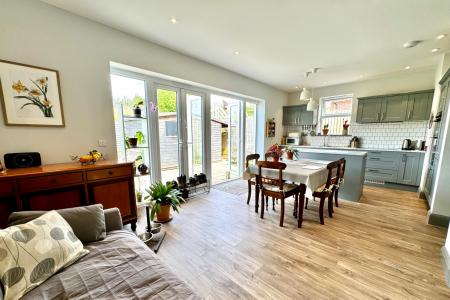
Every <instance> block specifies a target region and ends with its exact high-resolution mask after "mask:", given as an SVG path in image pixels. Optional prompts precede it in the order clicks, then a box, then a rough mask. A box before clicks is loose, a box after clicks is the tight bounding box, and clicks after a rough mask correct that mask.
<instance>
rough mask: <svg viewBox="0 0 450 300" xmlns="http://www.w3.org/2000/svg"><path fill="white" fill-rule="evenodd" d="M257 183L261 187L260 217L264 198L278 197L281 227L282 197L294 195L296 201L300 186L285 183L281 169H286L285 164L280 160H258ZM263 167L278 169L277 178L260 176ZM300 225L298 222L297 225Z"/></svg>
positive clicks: (282, 219)
mask: <svg viewBox="0 0 450 300" xmlns="http://www.w3.org/2000/svg"><path fill="white" fill-rule="evenodd" d="M257 165H258V180H259V182H258V184H259V186H260V189H261V218H262V219H263V218H264V198H265V199H266V201H267V199H268V198H269V197H272V198H274V199H279V200H280V202H281V211H280V226H281V227H283V223H284V204H285V203H284V199H286V198H288V197H291V196H294V197H295V203H298V195H299V192H300V188H299V186H298V185H296V184H294V183H286V182H285V181H284V180H283V170H285V169H286V164H285V163H282V162H275V161H258V162H257ZM263 169H272V170H278V178H273V177H268V176H262V170H263ZM300 207H301V208H303V203H301V206H300ZM300 226H301V222H299V224H298V227H300Z"/></svg>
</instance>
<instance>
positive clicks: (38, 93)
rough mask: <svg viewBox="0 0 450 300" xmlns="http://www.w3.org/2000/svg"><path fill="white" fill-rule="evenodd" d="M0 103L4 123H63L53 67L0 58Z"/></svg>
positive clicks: (56, 73)
mask: <svg viewBox="0 0 450 300" xmlns="http://www.w3.org/2000/svg"><path fill="white" fill-rule="evenodd" d="M0 102H1V105H2V110H3V118H4V121H5V124H6V125H19V126H60V127H62V126H64V115H63V107H62V102H61V91H60V88H59V74H58V71H56V70H51V69H46V68H41V67H36V66H30V65H24V64H19V63H15V62H9V61H4V60H0Z"/></svg>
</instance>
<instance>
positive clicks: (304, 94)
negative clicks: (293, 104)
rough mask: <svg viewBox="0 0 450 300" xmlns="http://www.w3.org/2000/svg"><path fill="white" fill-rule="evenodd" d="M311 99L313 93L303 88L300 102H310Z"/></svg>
mask: <svg viewBox="0 0 450 300" xmlns="http://www.w3.org/2000/svg"><path fill="white" fill-rule="evenodd" d="M310 98H311V92H310V91H309V90H308V89H307V88H303V89H302V92H301V93H300V101H308V100H309V99H310Z"/></svg>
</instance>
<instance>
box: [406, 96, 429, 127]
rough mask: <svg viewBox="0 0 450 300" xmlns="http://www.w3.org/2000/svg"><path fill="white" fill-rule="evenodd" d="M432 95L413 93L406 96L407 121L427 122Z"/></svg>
mask: <svg viewBox="0 0 450 300" xmlns="http://www.w3.org/2000/svg"><path fill="white" fill-rule="evenodd" d="M432 102H433V93H430V92H427V93H415V94H410V95H408V107H407V113H406V120H407V121H421V120H428V118H429V117H430V111H431V103H432Z"/></svg>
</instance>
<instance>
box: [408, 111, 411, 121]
mask: <svg viewBox="0 0 450 300" xmlns="http://www.w3.org/2000/svg"><path fill="white" fill-rule="evenodd" d="M410 119H411V111H409V112H408V120H410Z"/></svg>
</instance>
